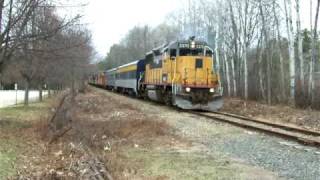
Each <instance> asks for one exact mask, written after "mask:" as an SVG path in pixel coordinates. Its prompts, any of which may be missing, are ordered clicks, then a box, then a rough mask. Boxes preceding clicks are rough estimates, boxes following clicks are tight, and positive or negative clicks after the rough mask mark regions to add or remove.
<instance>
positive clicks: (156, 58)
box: [105, 38, 223, 111]
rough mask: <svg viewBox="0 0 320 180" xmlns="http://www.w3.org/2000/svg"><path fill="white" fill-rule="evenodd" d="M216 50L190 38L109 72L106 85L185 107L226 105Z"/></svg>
mask: <svg viewBox="0 0 320 180" xmlns="http://www.w3.org/2000/svg"><path fill="white" fill-rule="evenodd" d="M216 70H217V69H216V67H215V62H214V59H213V51H212V49H211V48H210V47H209V46H208V45H207V43H206V42H202V41H196V40H195V39H194V38H190V39H189V40H185V41H176V42H173V43H170V44H167V45H164V46H161V47H158V48H155V49H153V50H152V51H151V52H149V53H147V54H146V57H145V58H144V59H141V60H138V61H134V62H132V63H129V64H125V65H122V66H119V67H117V68H115V69H111V70H108V71H106V73H105V76H106V79H107V81H106V88H108V89H111V90H114V91H117V92H121V93H128V94H131V95H136V96H138V97H143V98H148V99H151V100H154V101H158V102H163V103H166V104H168V105H173V106H177V107H179V108H182V109H199V110H208V111H214V110H217V109H219V108H221V107H222V105H223V100H222V89H221V85H220V78H219V75H218V74H217V71H216Z"/></svg>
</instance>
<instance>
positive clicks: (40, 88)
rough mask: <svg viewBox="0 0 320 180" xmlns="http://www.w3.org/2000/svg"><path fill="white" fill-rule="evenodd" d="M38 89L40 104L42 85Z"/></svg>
mask: <svg viewBox="0 0 320 180" xmlns="http://www.w3.org/2000/svg"><path fill="white" fill-rule="evenodd" d="M38 89H39V101H40V102H42V100H43V97H42V95H43V91H42V85H41V84H40V85H39V88H38Z"/></svg>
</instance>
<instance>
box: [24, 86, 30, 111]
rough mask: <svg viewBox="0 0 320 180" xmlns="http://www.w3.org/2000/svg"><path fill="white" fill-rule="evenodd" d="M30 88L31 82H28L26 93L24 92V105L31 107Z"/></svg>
mask: <svg viewBox="0 0 320 180" xmlns="http://www.w3.org/2000/svg"><path fill="white" fill-rule="evenodd" d="M29 88H30V81H29V80H26V83H25V92H24V105H25V106H28V105H29Z"/></svg>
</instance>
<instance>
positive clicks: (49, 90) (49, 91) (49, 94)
mask: <svg viewBox="0 0 320 180" xmlns="http://www.w3.org/2000/svg"><path fill="white" fill-rule="evenodd" d="M47 87H48V97H51V89H50V85H49V84H48V85H47Z"/></svg>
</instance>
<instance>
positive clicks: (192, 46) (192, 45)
mask: <svg viewBox="0 0 320 180" xmlns="http://www.w3.org/2000/svg"><path fill="white" fill-rule="evenodd" d="M191 48H192V49H194V48H196V42H194V41H192V42H191Z"/></svg>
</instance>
